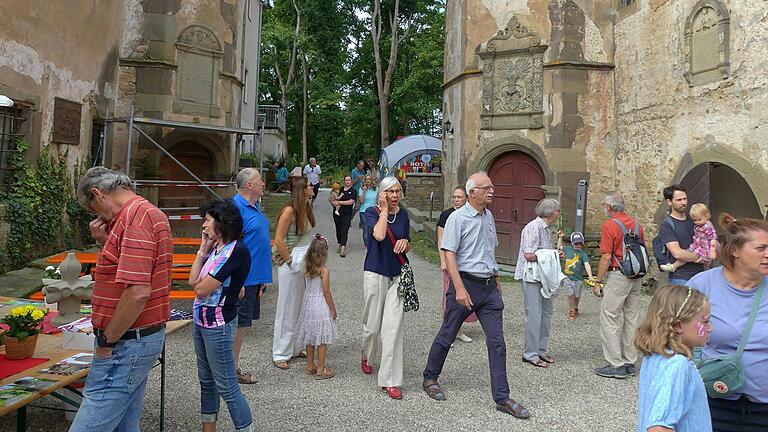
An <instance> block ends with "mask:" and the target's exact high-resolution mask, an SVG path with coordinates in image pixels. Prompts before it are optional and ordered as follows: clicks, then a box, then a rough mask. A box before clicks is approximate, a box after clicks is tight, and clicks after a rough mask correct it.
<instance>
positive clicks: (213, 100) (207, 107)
mask: <svg viewBox="0 0 768 432" xmlns="http://www.w3.org/2000/svg"><path fill="white" fill-rule="evenodd" d="M176 48H177V49H178V65H179V68H178V76H177V82H178V92H177V100H176V102H175V103H174V111H176V112H182V113H187V114H200V115H207V116H210V117H217V116H218V115H219V110H218V108H216V106H217V105H218V103H217V95H216V93H217V92H216V89H217V86H218V80H219V70H220V69H221V58H222V57H223V55H224V53H223V51H222V50H221V44H220V43H219V40H218V38H217V37H216V35H215V34H214V33H213V32H212V31H211V30H210V29H208V28H205V27H202V26H197V25H193V26H189V27H187V28H186V29H184V31H183V32H181V35H180V36H179V39H178V40H177V42H176Z"/></svg>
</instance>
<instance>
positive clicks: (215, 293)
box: [189, 201, 252, 432]
mask: <svg viewBox="0 0 768 432" xmlns="http://www.w3.org/2000/svg"><path fill="white" fill-rule="evenodd" d="M200 215H201V216H203V217H204V218H205V219H204V221H203V234H202V240H201V245H200V250H199V251H198V252H197V256H196V257H195V261H194V262H193V263H192V268H191V269H190V271H189V284H190V285H191V286H192V288H193V289H194V291H195V296H196V297H195V303H194V307H193V319H194V322H195V326H194V330H193V333H194V341H195V354H196V355H197V375H198V378H199V379H200V414H201V416H202V422H203V431H204V432H205V431H215V430H216V420H217V419H218V413H219V403H220V402H219V396H221V398H222V399H224V402H226V404H227V408H228V409H229V415H230V416H231V417H232V422H233V423H234V424H235V430H237V431H250V430H252V428H251V424H252V417H251V408H250V407H249V406H248V402H247V401H246V400H245V396H243V393H242V392H241V391H240V385H239V384H238V383H237V372H236V371H235V357H234V354H233V350H232V349H233V346H234V342H235V333H236V332H237V319H236V318H237V301H238V298H240V297H243V296H244V295H245V290H244V289H243V283H244V282H245V278H246V277H247V276H248V271H249V270H250V268H251V255H250V253H249V252H248V248H247V247H246V246H245V244H243V243H242V242H240V241H239V239H240V236H241V234H242V230H243V220H242V218H241V217H240V211H239V210H238V209H237V207H235V205H234V204H233V203H232V202H231V201H214V202H211V203H208V204H204V205H203V206H201V207H200Z"/></svg>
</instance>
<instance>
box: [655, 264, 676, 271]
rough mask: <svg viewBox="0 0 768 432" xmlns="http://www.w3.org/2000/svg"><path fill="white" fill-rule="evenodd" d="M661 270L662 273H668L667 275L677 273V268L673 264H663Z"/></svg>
mask: <svg viewBox="0 0 768 432" xmlns="http://www.w3.org/2000/svg"><path fill="white" fill-rule="evenodd" d="M659 268H660V269H661V271H663V272H667V273H672V272H674V271H675V266H673V265H672V264H662V265H660V266H659Z"/></svg>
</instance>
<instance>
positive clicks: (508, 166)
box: [488, 152, 545, 264]
mask: <svg viewBox="0 0 768 432" xmlns="http://www.w3.org/2000/svg"><path fill="white" fill-rule="evenodd" d="M488 175H489V177H490V178H491V181H492V182H493V186H494V195H493V202H492V203H491V206H490V209H491V212H493V217H494V219H495V221H496V235H497V237H498V239H499V247H498V248H496V260H497V261H498V262H499V263H503V264H516V263H517V253H518V249H519V247H520V234H521V233H522V231H523V228H524V227H525V225H526V224H527V223H528V222H530V221H532V220H533V219H534V218H536V213H535V209H536V204H537V203H538V202H539V201H540V200H541V199H543V198H544V190H543V189H542V188H541V186H542V185H543V184H544V183H545V179H544V172H543V171H542V169H541V166H539V164H538V163H537V162H536V160H535V159H533V158H532V157H531V156H529V155H527V154H525V153H522V152H510V153H506V154H504V155H502V156H500V157H499V158H498V159H496V160H495V161H494V162H493V163H492V164H491V168H490V169H489V170H488Z"/></svg>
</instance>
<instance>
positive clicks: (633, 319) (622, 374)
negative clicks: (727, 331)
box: [593, 192, 648, 379]
mask: <svg viewBox="0 0 768 432" xmlns="http://www.w3.org/2000/svg"><path fill="white" fill-rule="evenodd" d="M602 205H603V210H604V211H605V214H606V215H607V216H608V218H609V219H608V220H607V221H605V222H604V223H603V227H602V230H601V233H600V252H601V253H602V256H601V257H600V264H599V265H598V269H597V281H596V282H595V286H594V287H593V291H594V293H595V295H596V296H598V297H602V300H601V301H600V343H601V345H602V348H603V357H605V360H606V361H607V362H608V364H606V365H605V366H603V367H599V368H597V369H595V373H596V374H598V375H600V376H602V377H606V378H620V379H621V378H626V377H628V376H633V375H635V374H636V373H637V369H636V368H635V361H636V360H637V350H636V349H635V347H634V345H633V343H632V338H633V337H634V335H635V329H636V328H637V325H638V322H639V319H640V299H641V298H642V292H641V285H640V281H641V278H642V276H643V275H645V272H646V271H647V269H648V255H647V252H646V250H645V237H644V233H643V228H642V227H641V226H640V224H639V223H637V222H636V221H635V220H634V219H633V218H631V217H629V216H628V215H627V214H626V213H624V198H623V197H622V196H621V194H619V193H618V192H608V194H606V196H605V200H604V201H603V204H602Z"/></svg>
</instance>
